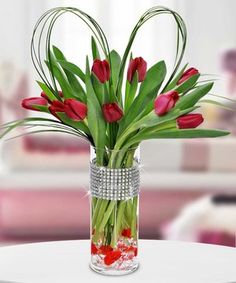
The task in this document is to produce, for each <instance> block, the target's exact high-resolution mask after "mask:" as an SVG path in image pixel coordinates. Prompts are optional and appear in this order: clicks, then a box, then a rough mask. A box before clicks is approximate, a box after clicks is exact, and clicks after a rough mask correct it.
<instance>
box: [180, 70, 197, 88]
mask: <svg viewBox="0 0 236 283" xmlns="http://www.w3.org/2000/svg"><path fill="white" fill-rule="evenodd" d="M196 74H199V72H198V70H197V69H195V68H189V69H188V70H186V71H185V72H184V73H183V75H182V76H181V78H180V79H179V80H178V82H177V85H180V84H182V83H183V82H185V81H186V80H188V79H189V78H191V77H192V76H194V75H196Z"/></svg>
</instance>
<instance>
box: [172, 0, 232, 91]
mask: <svg viewBox="0 0 236 283" xmlns="http://www.w3.org/2000/svg"><path fill="white" fill-rule="evenodd" d="M177 8H178V10H179V12H180V13H181V14H182V15H183V17H184V19H185V21H186V24H187V28H188V46H187V50H186V60H187V61H188V62H189V63H190V64H191V65H193V66H196V67H197V68H199V70H201V71H202V72H203V73H212V74H219V73H220V63H219V62H220V54H221V52H222V51H223V50H224V49H225V48H228V47H235V48H236V17H235V11H236V1H235V0H197V1H196V0H177ZM215 89H216V91H219V92H224V89H223V88H222V82H221V83H220V82H219V83H216V88H215ZM221 94H222V95H225V93H221Z"/></svg>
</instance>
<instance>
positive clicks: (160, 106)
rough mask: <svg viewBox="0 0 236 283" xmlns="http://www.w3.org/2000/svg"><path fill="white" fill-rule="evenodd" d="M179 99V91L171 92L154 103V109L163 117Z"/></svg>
mask: <svg viewBox="0 0 236 283" xmlns="http://www.w3.org/2000/svg"><path fill="white" fill-rule="evenodd" d="M178 99H179V94H178V92H177V91H174V90H171V91H168V92H166V93H163V94H160V95H159V96H158V97H157V98H156V99H155V101H154V109H155V112H156V114H157V115H158V116H162V115H164V114H166V113H167V112H169V111H170V110H171V109H172V108H173V107H174V106H175V104H176V102H177V101H178Z"/></svg>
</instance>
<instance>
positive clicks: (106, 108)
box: [102, 103, 123, 123]
mask: <svg viewBox="0 0 236 283" xmlns="http://www.w3.org/2000/svg"><path fill="white" fill-rule="evenodd" d="M102 112H103V116H104V118H105V120H106V121H107V122H108V123H113V122H116V121H119V120H120V119H121V118H122V117H123V111H122V109H121V108H120V107H119V106H118V104H116V103H105V104H103V106H102Z"/></svg>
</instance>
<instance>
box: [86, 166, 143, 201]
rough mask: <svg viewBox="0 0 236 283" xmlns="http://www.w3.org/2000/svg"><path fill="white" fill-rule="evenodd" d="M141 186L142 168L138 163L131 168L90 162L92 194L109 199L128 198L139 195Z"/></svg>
mask: <svg viewBox="0 0 236 283" xmlns="http://www.w3.org/2000/svg"><path fill="white" fill-rule="evenodd" d="M139 188H140V170H139V165H138V164H136V165H135V166H133V167H130V168H122V169H110V168H106V167H102V166H96V164H95V163H94V161H93V162H91V163H90V190H91V194H92V196H94V197H96V198H100V199H107V200H127V199H130V198H133V197H134V196H137V195H138V193H139Z"/></svg>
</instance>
